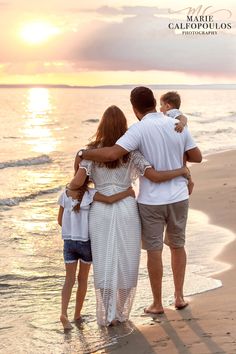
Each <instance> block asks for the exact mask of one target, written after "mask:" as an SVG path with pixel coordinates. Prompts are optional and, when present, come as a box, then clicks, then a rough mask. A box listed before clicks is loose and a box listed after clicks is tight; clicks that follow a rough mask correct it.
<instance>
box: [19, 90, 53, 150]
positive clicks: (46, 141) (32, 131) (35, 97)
mask: <svg viewBox="0 0 236 354" xmlns="http://www.w3.org/2000/svg"><path fill="white" fill-rule="evenodd" d="M51 111H52V98H51V97H50V92H49V90H48V89H46V88H31V89H29V91H28V104H27V118H28V119H27V120H26V123H25V128H24V135H25V136H26V137H27V138H28V139H29V140H28V144H29V145H31V146H32V151H35V152H38V153H44V154H46V153H50V152H52V151H54V150H55V148H56V146H57V141H56V139H55V138H54V136H53V131H52V129H51V128H50V127H49V125H53V122H52V120H51V114H50V113H51Z"/></svg>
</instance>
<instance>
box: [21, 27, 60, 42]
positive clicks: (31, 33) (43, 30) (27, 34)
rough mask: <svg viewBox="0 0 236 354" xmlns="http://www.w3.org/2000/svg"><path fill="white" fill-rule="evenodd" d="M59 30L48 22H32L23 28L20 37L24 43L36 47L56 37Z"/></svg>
mask: <svg viewBox="0 0 236 354" xmlns="http://www.w3.org/2000/svg"><path fill="white" fill-rule="evenodd" d="M58 33H59V29H58V28H57V27H55V26H53V25H51V24H50V23H48V22H32V23H27V24H25V25H24V26H23V28H22V29H21V31H20V36H21V38H22V39H23V41H24V42H26V43H28V44H32V45H37V44H40V43H43V42H46V41H47V40H48V39H50V38H51V37H53V36H55V35H57V34H58Z"/></svg>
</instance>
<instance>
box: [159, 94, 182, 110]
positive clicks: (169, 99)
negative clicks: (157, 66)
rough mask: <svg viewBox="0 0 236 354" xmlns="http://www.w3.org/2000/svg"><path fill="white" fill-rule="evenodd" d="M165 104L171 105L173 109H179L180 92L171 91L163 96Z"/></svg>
mask: <svg viewBox="0 0 236 354" xmlns="http://www.w3.org/2000/svg"><path fill="white" fill-rule="evenodd" d="M161 100H162V101H163V102H164V103H169V104H170V105H171V106H172V107H173V108H177V109H179V107H180V105H181V98H180V95H179V94H178V92H175V91H170V92H167V93H165V94H164V95H162V96H161Z"/></svg>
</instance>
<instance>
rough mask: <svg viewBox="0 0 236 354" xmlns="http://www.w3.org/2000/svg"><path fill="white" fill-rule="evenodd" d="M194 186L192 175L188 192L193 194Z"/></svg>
mask: <svg viewBox="0 0 236 354" xmlns="http://www.w3.org/2000/svg"><path fill="white" fill-rule="evenodd" d="M193 187H194V182H193V180H192V178H191V177H190V178H189V180H188V194H189V195H190V194H192V191H193Z"/></svg>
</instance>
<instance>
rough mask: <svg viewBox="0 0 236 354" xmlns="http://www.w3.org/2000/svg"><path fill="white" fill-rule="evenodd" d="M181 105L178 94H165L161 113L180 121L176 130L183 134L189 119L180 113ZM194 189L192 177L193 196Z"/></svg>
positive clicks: (190, 185) (190, 186)
mask: <svg viewBox="0 0 236 354" xmlns="http://www.w3.org/2000/svg"><path fill="white" fill-rule="evenodd" d="M180 105H181V98H180V95H179V94H178V93H177V92H174V91H170V92H167V93H165V94H164V95H162V96H161V98H160V111H161V112H162V113H164V114H165V115H167V116H168V117H171V118H174V119H178V120H179V123H176V126H175V130H176V131H177V132H178V133H181V132H182V131H183V129H184V127H185V126H186V125H187V122H188V120H187V118H186V117H185V116H184V115H183V114H182V113H181V112H180V110H179V108H180ZM184 162H185V163H186V156H185V157H184ZM193 187H194V182H193V181H192V178H191V175H190V174H189V178H188V192H189V194H192V191H193Z"/></svg>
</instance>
